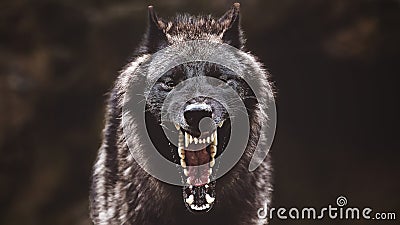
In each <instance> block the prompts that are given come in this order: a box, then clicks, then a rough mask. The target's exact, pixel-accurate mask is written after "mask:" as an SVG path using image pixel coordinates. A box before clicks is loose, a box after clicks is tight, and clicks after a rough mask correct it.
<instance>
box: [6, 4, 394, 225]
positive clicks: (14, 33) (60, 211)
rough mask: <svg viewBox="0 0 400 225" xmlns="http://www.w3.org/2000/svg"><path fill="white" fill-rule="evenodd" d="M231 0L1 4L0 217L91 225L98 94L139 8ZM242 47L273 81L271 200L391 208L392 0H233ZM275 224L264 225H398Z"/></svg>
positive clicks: (209, 7)
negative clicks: (243, 38)
mask: <svg viewBox="0 0 400 225" xmlns="http://www.w3.org/2000/svg"><path fill="white" fill-rule="evenodd" d="M232 2H233V1H227V0H212V1H200V0H196V1H184V0H170V1H152V2H145V1H133V0H121V1H105V0H97V1H89V0H80V1H72V0H58V1H57V0H36V1H28V0H1V1H0V224H7V225H13V224H29V225H47V224H49V225H50V224H60V225H64V224H65V225H67V224H78V225H84V224H90V220H89V219H88V190H89V180H90V174H91V167H92V164H93V162H94V160H95V156H96V152H97V148H98V147H99V145H100V142H101V139H100V137H101V135H100V133H101V130H102V128H103V116H104V106H105V100H106V93H107V91H108V90H110V88H111V87H112V84H113V81H114V79H115V78H116V76H117V74H118V71H119V70H120V69H121V68H122V67H123V66H124V65H125V64H126V63H127V62H128V60H129V58H130V56H131V55H132V52H133V50H134V49H135V48H136V46H137V44H138V43H139V41H140V39H141V37H142V34H143V32H144V30H145V25H146V18H147V17H146V16H147V5H149V4H153V5H155V7H156V10H157V11H158V12H159V14H160V16H161V17H171V16H173V15H174V14H175V13H176V12H189V13H194V14H202V13H212V14H214V15H216V16H220V15H222V14H223V13H224V12H225V11H226V10H227V9H228V8H230V7H231V4H232ZM241 14H242V27H243V28H244V31H245V34H246V37H247V40H248V41H247V47H248V49H249V50H251V51H252V52H253V53H254V54H255V55H257V56H258V57H259V58H260V59H261V61H263V62H264V63H265V64H266V66H267V67H268V68H269V70H270V71H271V73H272V75H273V78H272V79H273V81H274V82H275V85H276V87H277V106H278V127H277V134H276V138H275V141H274V144H273V148H272V150H271V153H270V154H272V156H273V164H274V170H275V172H274V189H275V191H274V195H273V197H274V199H273V206H275V207H280V206H285V207H292V206H297V207H305V206H315V207H323V206H327V205H328V204H332V205H335V201H336V198H337V197H338V196H340V195H344V196H346V197H347V199H348V201H349V203H348V205H350V206H358V207H366V206H368V207H372V208H373V209H374V211H390V212H397V217H399V216H400V194H399V191H400V180H399V179H400V176H399V175H400V163H399V162H400V157H399V156H400V145H399V132H398V130H399V125H400V124H399V123H398V122H399V121H398V119H397V118H398V116H399V113H400V112H399V107H398V106H399V96H398V94H397V93H396V91H397V89H398V82H397V81H398V79H396V78H397V76H400V69H399V67H400V1H396V0H351V1H349V0H335V1H333V0H331V1H321V0H280V1H273V0H264V1H261V0H259V1H256V0H243V1H242V2H241ZM398 220H399V218H398V219H397V221H390V222H386V223H385V221H375V222H374V223H371V221H366V220H360V221H345V220H328V219H325V220H323V221H311V220H301V221H280V220H273V221H272V222H271V224H283V223H285V224H319V223H327V224H351V223H356V224H398Z"/></svg>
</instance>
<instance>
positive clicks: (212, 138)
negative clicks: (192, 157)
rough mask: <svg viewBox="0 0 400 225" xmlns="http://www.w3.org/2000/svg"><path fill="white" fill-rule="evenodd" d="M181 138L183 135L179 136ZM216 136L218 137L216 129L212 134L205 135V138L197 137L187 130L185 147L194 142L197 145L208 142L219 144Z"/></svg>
mask: <svg viewBox="0 0 400 225" xmlns="http://www.w3.org/2000/svg"><path fill="white" fill-rule="evenodd" d="M179 138H181V137H180V136H179ZM216 138H217V131H215V132H214V133H212V134H211V135H210V136H208V137H205V138H195V137H193V136H192V135H190V134H188V133H186V132H185V138H184V139H185V147H188V146H189V145H190V144H192V143H194V144H195V145H197V144H206V143H208V144H210V143H213V144H214V145H217V140H216ZM179 141H181V139H179ZM179 143H181V142H179ZM182 143H183V137H182ZM182 145H183V144H182Z"/></svg>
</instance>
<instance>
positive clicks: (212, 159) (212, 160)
mask: <svg viewBox="0 0 400 225" xmlns="http://www.w3.org/2000/svg"><path fill="white" fill-rule="evenodd" d="M181 161H182V160H181ZM181 163H182V162H181ZM214 165H215V159H214V158H211V161H210V167H213V166H214Z"/></svg>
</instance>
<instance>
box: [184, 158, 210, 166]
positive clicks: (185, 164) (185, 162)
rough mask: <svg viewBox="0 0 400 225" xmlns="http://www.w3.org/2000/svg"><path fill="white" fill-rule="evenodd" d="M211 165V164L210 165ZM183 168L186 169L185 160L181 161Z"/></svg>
mask: <svg viewBox="0 0 400 225" xmlns="http://www.w3.org/2000/svg"><path fill="white" fill-rule="evenodd" d="M210 164H211V163H210ZM181 166H182V167H183V168H186V162H185V160H183V159H181Z"/></svg>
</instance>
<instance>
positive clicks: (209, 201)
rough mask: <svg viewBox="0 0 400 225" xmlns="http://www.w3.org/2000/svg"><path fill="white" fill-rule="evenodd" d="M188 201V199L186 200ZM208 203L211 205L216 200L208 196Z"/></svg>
mask: <svg viewBox="0 0 400 225" xmlns="http://www.w3.org/2000/svg"><path fill="white" fill-rule="evenodd" d="M186 200H187V199H186ZM206 201H207V202H208V203H209V204H211V203H213V202H214V201H215V198H213V197H211V196H210V195H209V194H206Z"/></svg>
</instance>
